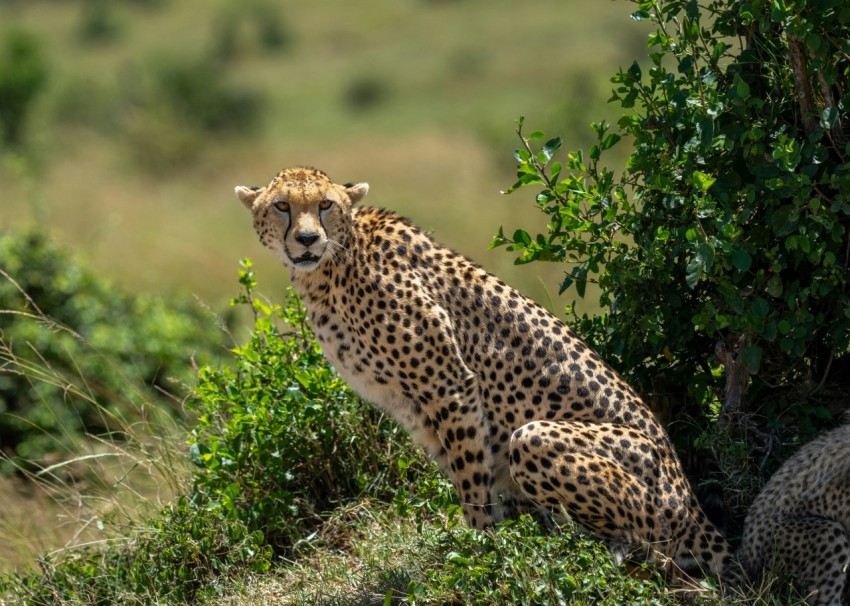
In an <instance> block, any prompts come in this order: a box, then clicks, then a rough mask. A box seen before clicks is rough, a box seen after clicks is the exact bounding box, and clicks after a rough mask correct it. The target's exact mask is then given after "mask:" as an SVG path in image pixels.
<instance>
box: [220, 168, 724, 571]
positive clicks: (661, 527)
mask: <svg viewBox="0 0 850 606" xmlns="http://www.w3.org/2000/svg"><path fill="white" fill-rule="evenodd" d="M368 189H369V188H368V185H367V184H365V183H356V184H347V185H338V184H336V183H333V182H331V181H330V180H329V178H328V177H327V175H326V174H325V173H323V172H321V171H319V170H316V169H311V168H290V169H287V170H284V171H282V172H280V173H279V174H278V175H277V176H276V177H275V178H274V179H272V181H271V182H270V183H269V184H268V185H267V186H266V187H262V188H260V187H242V186H240V187H237V188H236V194H237V196H238V197H239V199H240V200H241V201H242V203H243V204H244V205H245V206H247V207H248V208H249V209H250V210H251V211H252V213H253V216H254V228H255V229H256V231H257V234H258V235H259V237H260V241H261V242H262V243H263V244H264V245H265V246H267V247H269V248H270V249H272V251H274V252H275V253H276V254H277V256H278V257H279V258H280V259H281V261H282V262H283V264H284V265H285V266H287V267H288V268H289V270H290V276H291V281H292V286H293V287H294V289H295V291H296V292H297V293H298V294H299V295H300V297H301V298H302V300H303V301H304V304H305V305H306V307H307V309H308V311H309V313H310V316H311V320H312V322H313V324H314V327H315V330H316V336H317V338H318V340H319V343H320V345H321V346H322V349H323V351H324V352H325V355H326V356H327V357H328V359H329V360H330V361H331V363H332V364H333V366H334V367H335V368H336V369H337V371H338V372H339V373H340V375H341V376H342V377H343V378H344V379H345V380H346V381H347V382H348V384H349V385H351V387H352V388H354V390H355V391H357V392H358V393H359V394H360V395H362V396H363V397H364V398H365V399H366V400H368V401H371V402H373V403H374V404H376V405H378V406H380V407H381V408H383V409H384V410H386V411H387V412H388V413H389V414H391V415H392V416H393V417H394V418H395V419H396V420H397V421H398V422H400V423H401V424H402V425H404V426H405V427H406V428H407V429H408V430H410V431H411V432H412V434H413V436H414V438H415V439H416V440H417V441H418V442H419V443H420V444H422V445H423V446H424V448H425V449H426V450H427V451H428V452H429V453H430V455H431V456H432V457H434V458H435V459H436V460H437V462H438V464H439V465H440V466H441V468H442V469H443V470H445V472H446V473H447V474H448V475H449V477H450V478H451V481H452V483H453V484H454V487H455V489H456V490H457V493H458V496H459V498H460V502H461V504H462V508H463V513H464V517H465V519H466V521H467V523H468V524H469V525H470V526H471V527H473V528H478V529H482V528H485V527H488V526H490V525H492V524H493V523H494V522H497V521H499V520H501V519H503V518H504V517H512V516H515V515H517V514H518V513H521V512H524V511H533V510H535V509H536V508H541V507H542V508H545V509H548V510H550V511H553V512H555V513H556V514H557V513H560V512H562V511H566V512H567V513H569V515H570V516H572V517H573V518H574V519H575V520H576V521H577V522H578V523H580V524H581V525H582V526H583V527H585V528H586V529H588V530H590V531H592V532H595V533H596V534H597V535H598V536H600V537H602V538H603V539H605V540H606V541H607V542H608V543H609V544H610V545H612V546H616V547H618V548H624V547H625V548H631V547H636V546H642V547H644V548H647V547H649V548H651V549H653V550H655V551H657V552H660V553H661V554H663V555H664V556H667V557H669V558H671V559H672V560H673V561H675V562H676V564H678V565H679V566H680V567H682V568H684V569H694V568H700V569H701V570H703V571H705V572H709V573H714V574H717V573H719V571H720V569H721V568H722V567H723V565H724V564H725V563H727V562H728V560H729V549H728V546H727V543H726V541H725V540H724V538H723V537H722V536H721V535H720V533H719V532H718V531H717V530H716V529H715V528H714V527H713V526H712V525H711V524H710V523H709V522H708V521H707V519H706V517H705V515H704V514H703V512H702V511H701V510H700V509H699V506H698V505H697V503H696V501H695V499H694V496H693V494H692V492H691V490H690V487H689V485H688V483H687V480H686V478H685V477H684V475H683V471H682V467H681V464H680V462H679V460H678V458H677V456H676V453H675V451H674V450H673V447H672V445H671V443H670V440H669V438H668V436H667V434H666V433H665V431H664V429H663V427H662V426H661V425H660V423H659V422H658V421H657V419H656V418H655V417H654V416H653V415H652V414H651V412H650V411H649V409H648V408H647V406H646V405H645V404H644V403H643V402H642V401H641V399H640V397H639V396H638V395H637V394H636V393H635V392H634V391H633V390H632V389H631V388H630V387H629V386H628V385H627V384H626V383H625V382H624V381H623V380H622V379H621V378H620V377H619V376H618V375H617V374H616V373H615V372H614V371H613V370H612V369H611V367H609V366H608V365H607V364H606V363H605V362H604V361H603V360H602V359H601V358H600V357H599V356H598V355H597V354H596V353H594V352H593V351H592V350H591V349H590V348H589V347H588V346H587V345H586V344H585V343H583V342H582V341H581V339H579V338H578V337H577V336H576V335H575V333H574V332H573V331H572V330H570V328H568V327H567V326H566V325H564V324H563V323H562V322H561V321H560V320H558V319H557V318H556V317H555V316H554V315H552V314H551V313H549V312H548V311H546V310H545V309H543V308H542V307H540V306H538V305H536V304H535V303H534V302H532V301H531V300H529V299H527V298H526V297H524V296H522V295H521V294H519V293H518V292H517V291H516V290H514V289H513V288H511V287H509V286H507V285H505V284H504V283H502V282H501V281H500V280H498V279H497V278H495V277H493V276H491V275H489V274H488V273H487V272H485V271H484V270H483V269H481V268H480V267H479V266H477V265H475V264H474V263H472V262H471V261H469V260H468V259H466V258H464V257H463V256H461V255H460V254H458V253H456V252H453V251H451V250H449V249H446V248H444V247H442V246H440V245H439V244H437V243H435V242H434V241H433V240H431V239H430V238H429V237H428V236H427V235H425V234H424V233H422V231H420V230H419V229H417V228H416V227H415V226H414V225H412V224H411V223H410V222H408V221H407V220H406V219H403V218H401V217H399V216H397V215H396V214H394V213H392V212H390V211H387V210H382V209H377V208H367V207H361V206H357V205H356V204H357V203H358V202H360V201H361V200H362V199H363V198H364V196H365V195H366V193H367V192H368Z"/></svg>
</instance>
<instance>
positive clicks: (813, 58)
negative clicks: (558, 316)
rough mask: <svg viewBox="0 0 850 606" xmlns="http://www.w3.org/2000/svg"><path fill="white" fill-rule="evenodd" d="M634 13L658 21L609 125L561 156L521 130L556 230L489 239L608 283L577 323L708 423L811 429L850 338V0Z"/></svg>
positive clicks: (579, 289)
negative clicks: (593, 140) (609, 159)
mask: <svg viewBox="0 0 850 606" xmlns="http://www.w3.org/2000/svg"><path fill="white" fill-rule="evenodd" d="M634 18H635V19H638V20H650V21H652V22H653V23H654V24H655V25H656V26H657V29H656V31H655V32H654V33H653V34H652V35H650V38H649V43H648V45H649V48H650V51H651V52H650V65H649V66H648V68H647V67H644V68H641V67H640V66H639V65H638V64H637V63H634V64H633V65H632V66H631V67H630V68H628V69H627V70H624V71H621V72H620V73H619V74H617V75H616V76H615V77H614V78H613V80H612V81H613V82H614V85H615V89H614V92H613V96H612V98H611V102H612V103H614V104H617V105H618V106H619V107H620V108H621V109H622V110H623V113H622V117H621V118H620V119H619V121H618V123H617V128H615V129H613V130H612V129H611V128H610V127H609V126H608V125H607V124H595V125H594V126H593V128H594V130H595V132H596V135H597V138H598V143H597V144H596V145H594V146H593V147H592V148H591V149H590V150H589V153H588V154H587V155H586V156H585V155H584V154H582V153H581V152H580V151H576V152H572V153H569V154H567V155H566V158H565V159H564V160H557V159H556V158H555V154H556V153H557V152H558V151H559V150H560V148H561V140H560V138H557V137H556V138H552V139H549V140H548V141H545V138H544V136H543V134H542V133H540V132H533V133H530V134H529V135H528V136H524V135H522V133H521V136H522V143H523V144H522V147H521V148H520V149H518V150H517V151H516V154H515V155H516V159H517V161H518V162H519V166H518V181H517V183H516V185H515V186H514V187H513V188H511V191H513V190H514V189H517V188H519V187H525V186H533V187H538V188H540V191H539V193H538V194H537V196H536V200H537V206H538V207H539V209H540V210H542V211H543V212H544V213H545V214H546V215H547V216H548V218H549V227H548V232H547V233H545V234H539V235H537V236H532V235H530V234H529V233H527V232H526V231H524V230H521V229H519V230H516V231H513V232H512V235H511V232H508V233H507V234H506V233H505V232H500V234H499V235H498V236H497V238H496V239H495V241H494V245H496V246H498V245H508V246H509V247H510V249H511V250H514V251H520V252H521V256H520V258H519V259H518V262H520V263H524V262H529V261H535V260H552V261H559V262H564V263H567V264H569V266H570V267H569V269H568V271H567V275H566V277H565V279H564V280H563V283H562V284H561V291H562V292H563V291H564V290H566V289H567V288H569V287H571V286H574V287H575V292H576V294H577V295H578V296H579V297H584V295H585V287H586V284H587V283H589V282H593V283H597V284H598V287H599V290H600V292H601V296H600V303H601V305H602V308H603V310H604V313H602V314H600V315H598V316H595V317H588V316H587V315H585V316H583V317H582V318H576V320H577V323H578V328H579V329H580V332H582V333H583V334H584V335H585V336H587V337H589V339H590V340H591V341H592V342H593V343H594V345H595V346H596V347H597V348H598V349H599V350H600V353H601V354H602V355H603V356H604V357H606V358H608V359H610V360H611V361H612V362H614V363H615V364H616V365H617V366H618V367H619V369H620V370H621V371H622V372H623V373H624V374H625V375H626V376H627V377H628V379H629V380H630V381H631V382H633V383H634V384H635V386H636V387H638V388H639V389H640V390H641V391H642V392H644V393H646V394H648V395H650V396H651V397H653V398H656V399H658V398H661V397H668V398H670V399H672V400H674V403H675V405H676V407H677V413H678V415H681V413H682V412H683V407H686V411H687V412H688V413H690V414H692V415H693V416H695V417H697V418H699V419H701V421H700V422H699V423H698V424H697V427H704V426H705V423H706V421H707V420H715V419H717V418H721V419H724V420H733V421H734V420H741V419H742V417H741V414H742V413H745V414H746V413H753V412H756V411H757V412H758V413H759V414H760V415H763V417H764V425H765V426H767V427H769V428H773V429H776V428H778V427H781V426H782V425H786V424H789V423H790V424H795V425H796V428H797V430H800V431H807V432H808V431H813V429H814V427H815V426H816V424H817V422H818V421H819V420H820V419H824V418H827V419H828V418H829V417H830V414H831V412H834V411H835V410H836V408H833V409H832V411H831V410H830V409H828V408H827V407H825V406H824V405H822V404H818V405H814V406H813V405H811V404H810V402H811V400H812V398H813V397H814V396H815V395H816V396H817V397H818V398H820V399H821V400H822V401H823V402H826V403H829V395H828V390H825V389H823V388H824V387H827V386H829V384H830V381H833V380H837V381H841V380H842V379H841V374H842V373H840V372H837V370H836V369H841V368H842V367H846V365H847V363H848V355H847V354H848V351H850V292H848V281H849V280H850V274H848V264H849V263H850V255H848V250H850V248H848V243H849V242H850V170H848V166H850V165H848V163H847V160H848V157H850V147H848V141H850V134H848V132H847V130H846V129H847V124H850V96H848V94H847V91H849V90H850V63H848V62H847V60H846V57H847V53H848V51H850V43H848V40H850V8H848V6H847V5H846V3H845V2H843V0H824V1H822V2H817V3H796V4H791V3H785V2H761V1H754V2H743V3H742V2H737V1H733V0H711V1H710V2H707V3H697V2H696V1H694V0H659V1H645V2H638V3H637V11H636V12H635V13H634ZM621 140H623V141H625V142H628V143H629V144H630V145H632V146H633V151H632V153H631V155H630V156H629V158H628V162H627V165H626V168H625V170H624V171H623V172H622V173H621V174H615V173H614V171H612V170H611V169H609V168H607V167H605V166H604V164H603V162H602V158H603V156H605V154H606V152H607V151H608V150H609V149H610V148H612V147H614V146H615V145H618V144H621V143H619V142H620V141H621ZM538 141H539V142H540V143H542V145H540V143H538ZM544 141H545V142H544ZM559 157H560V156H559ZM843 380H844V381H846V379H843ZM839 387H840V392H841V395H842V397H841V400H842V404H841V406H840V407H846V403H843V402H844V401H845V398H844V397H843V394H844V393H845V392H846V386H839ZM747 390H749V391H747ZM688 403H697V404H698V406H694V405H693V404H688ZM743 418H744V421H743V424H744V425H749V424H750V423H751V422H752V415H747V416H745V417H743ZM751 437H752V438H753V439H755V440H756V444H761V445H763V446H765V447H766V449H767V450H766V451H769V450H770V444H769V443H766V442H765V441H764V437H765V435H764V434H763V433H760V432H754V433H753V434H752V436H751ZM786 437H787V436H786Z"/></svg>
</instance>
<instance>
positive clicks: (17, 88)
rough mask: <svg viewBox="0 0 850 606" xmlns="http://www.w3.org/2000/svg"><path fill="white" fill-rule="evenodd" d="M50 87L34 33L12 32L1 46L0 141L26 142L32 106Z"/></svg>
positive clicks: (44, 62) (18, 143)
mask: <svg viewBox="0 0 850 606" xmlns="http://www.w3.org/2000/svg"><path fill="white" fill-rule="evenodd" d="M46 84H47V62H46V60H45V59H44V56H43V53H42V50H41V46H40V44H39V43H38V40H37V39H36V37H35V36H33V35H32V34H30V33H28V32H26V31H23V30H18V29H12V30H9V31H8V32H7V33H6V34H5V36H4V37H3V40H2V43H0V142H3V143H6V144H8V145H10V146H16V145H20V144H21V143H23V140H24V135H25V133H26V125H27V120H28V118H29V114H30V113H31V112H32V107H33V103H34V102H35V100H36V99H37V98H38V96H39V95H40V94H41V93H42V92H43V90H44V88H45V85H46Z"/></svg>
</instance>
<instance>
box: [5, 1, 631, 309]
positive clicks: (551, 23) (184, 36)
mask: <svg viewBox="0 0 850 606" xmlns="http://www.w3.org/2000/svg"><path fill="white" fill-rule="evenodd" d="M632 9H633V6H632V4H631V3H629V2H626V1H625V0H616V1H609V0H537V1H535V2H528V3H516V2H512V1H508V0H486V1H485V0H393V1H386V0H385V1H380V0H359V1H358V2H348V1H325V2H302V1H298V2H295V1H283V2H279V1H278V2H275V1H272V0H239V1H236V0H179V1H178V0H0V119H2V124H0V126H2V130H0V133H2V138H1V139H0V192H2V194H0V196H2V202H0V229H4V230H5V229H8V228H10V227H14V228H21V227H26V226H33V225H37V226H39V227H43V228H45V229H47V230H48V232H49V233H50V235H51V236H52V237H53V238H55V239H57V240H58V241H59V242H60V243H62V244H63V245H64V246H66V247H68V248H70V249H71V250H73V251H75V252H76V253H79V254H80V255H82V257H83V258H84V259H85V260H86V261H87V262H88V264H89V265H91V266H92V267H94V269H95V270H96V271H97V272H98V273H100V274H101V275H103V276H104V277H106V278H109V279H110V280H113V281H115V282H117V283H119V285H120V286H122V287H124V288H126V289H128V290H129V291H130V292H134V293H141V292H145V293H150V294H154V295H163V296H169V295H172V294H177V293H180V294H187V293H188V294H193V295H197V296H199V297H200V298H201V299H202V300H203V301H205V302H207V303H208V304H210V306H211V307H212V308H213V309H217V308H218V307H220V306H222V305H223V303H224V301H225V300H226V299H227V298H229V297H231V296H232V295H233V294H234V293H235V292H236V291H237V290H238V285H237V284H236V272H237V269H238V267H237V261H238V259H240V258H242V257H245V256H249V257H251V258H252V259H254V260H255V262H256V265H257V271H258V276H259V279H260V283H261V288H262V289H263V290H264V292H266V294H268V295H271V296H277V295H278V294H279V293H280V292H281V290H282V288H283V284H284V283H285V274H286V272H285V270H283V268H282V267H279V266H278V265H277V263H276V261H275V260H274V259H273V257H272V255H270V254H269V253H267V252H266V251H264V250H262V249H261V247H260V245H259V243H258V241H257V240H256V237H255V235H254V232H253V229H252V227H251V221H250V217H249V215H248V214H247V213H246V212H245V210H244V209H243V208H242V206H241V205H240V204H239V203H238V202H237V200H236V199H235V197H234V195H233V193H232V192H233V186H234V185H237V184H246V185H263V184H265V183H267V182H268V181H269V180H270V179H271V177H272V176H273V175H274V174H275V173H276V172H277V171H278V170H280V169H281V168H284V167H286V166H290V165H295V164H307V165H314V166H316V167H319V168H322V169H324V170H325V171H326V172H328V173H329V175H330V176H331V178H332V179H334V180H336V181H338V182H347V181H368V182H369V183H370V185H371V190H370V191H371V193H370V195H369V198H368V199H367V203H370V204H374V205H379V206H385V207H389V208H392V209H395V210H397V211H398V212H400V213H402V214H404V215H406V216H408V217H409V218H411V219H412V220H413V221H414V222H416V223H417V224H419V225H420V226H422V227H423V228H425V229H427V230H432V231H433V232H434V235H435V237H436V238H437V239H438V240H440V241H441V242H443V243H444V244H447V245H449V246H451V247H453V248H455V249H457V250H460V251H461V252H463V253H464V254H466V255H468V256H470V257H472V258H473V259H475V260H476V261H478V262H479V263H482V264H483V265H484V266H485V267H486V268H487V269H489V270H490V271H492V272H494V273H496V274H498V275H499V276H501V277H502V278H503V279H505V280H506V281H508V282H509V283H512V284H514V285H517V286H518V287H520V288H521V289H522V290H523V291H524V292H526V293H527V294H529V295H530V296H532V297H534V298H535V299H537V300H538V301H541V302H542V303H543V304H545V305H547V306H549V307H550V308H552V309H553V310H554V311H556V312H559V311H561V310H562V309H563V306H564V304H565V303H569V302H570V301H571V300H572V298H573V296H572V295H571V294H570V293H566V294H565V295H564V296H563V298H562V299H553V297H554V296H555V293H557V284H558V277H559V276H560V275H561V273H562V268H559V267H557V266H546V265H544V264H534V265H532V266H527V267H525V268H523V269H521V270H517V268H516V267H515V266H514V265H513V257H512V256H511V255H510V254H508V253H506V252H504V250H495V251H489V250H487V245H488V244H489V242H490V240H491V238H492V236H493V235H494V234H495V233H496V231H497V230H498V228H499V226H500V225H505V226H506V228H510V229H511V230H512V229H514V228H516V227H519V226H522V227H525V228H526V229H529V231H531V230H533V229H536V228H538V227H539V226H542V224H543V218H542V215H540V216H538V213H537V211H536V209H535V208H534V206H533V204H532V199H531V194H528V193H523V192H519V193H517V194H514V195H512V196H510V197H505V196H502V195H501V194H500V193H499V191H500V189H504V188H506V187H507V186H509V185H510V184H512V183H513V181H514V162H513V158H512V155H511V152H512V150H513V148H514V147H516V146H517V144H518V139H517V138H516V135H515V132H514V129H515V121H516V119H517V118H518V117H519V116H521V115H523V116H525V117H526V128H527V132H530V131H531V130H536V129H540V130H543V131H545V132H546V133H547V134H551V135H555V134H559V135H562V136H563V137H564V140H565V147H566V148H567V149H578V148H585V149H586V148H587V147H588V145H589V144H590V143H591V142H592V141H591V137H592V133H591V131H590V128H589V124H590V122H592V121H599V120H602V119H609V120H610V119H612V118H613V119H615V118H616V116H611V115H610V111H609V110H608V108H607V107H606V105H605V101H606V99H607V98H608V97H609V93H610V83H609V78H610V77H611V76H612V75H613V74H614V73H616V71H617V70H618V68H619V67H621V66H622V67H624V68H625V67H628V65H629V64H631V62H632V60H633V59H634V58H635V57H642V56H644V55H645V54H646V51H645V39H646V35H647V33H648V32H647V30H646V29H645V28H644V27H642V24H640V23H637V22H634V21H632V20H631V19H630V16H629V15H630V12H631V11H632ZM623 151H624V152H625V151H627V150H625V149H624V150H623Z"/></svg>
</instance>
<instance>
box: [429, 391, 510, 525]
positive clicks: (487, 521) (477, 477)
mask: <svg viewBox="0 0 850 606" xmlns="http://www.w3.org/2000/svg"><path fill="white" fill-rule="evenodd" d="M473 420H475V421H474V422H473ZM434 426H435V428H436V433H437V436H438V438H439V441H440V445H441V451H440V453H439V454H438V456H437V457H436V458H437V460H438V462H439V463H441V464H442V466H443V467H444V468H446V471H447V473H448V474H449V478H450V479H451V481H452V484H453V485H454V487H455V490H456V491H457V495H458V499H459V500H460V505H461V508H462V509H463V515H464V519H465V520H466V523H467V524H468V525H469V526H470V527H471V528H475V529H478V530H482V529H484V528H487V527H489V526H492V525H493V523H494V522H495V521H497V520H496V519H495V518H494V511H495V509H494V507H493V504H492V503H491V502H490V486H491V484H492V470H493V465H492V454H491V452H490V448H489V444H488V442H489V436H488V435H487V431H486V430H485V428H486V424H485V421H484V419H483V412H482V410H481V406H480V404H479V403H478V401H477V399H475V398H474V397H473V398H469V399H465V398H458V399H453V400H450V401H448V402H446V403H445V405H443V406H440V407H438V412H437V419H436V420H435V423H434Z"/></svg>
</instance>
